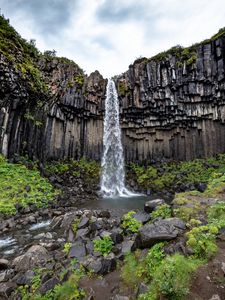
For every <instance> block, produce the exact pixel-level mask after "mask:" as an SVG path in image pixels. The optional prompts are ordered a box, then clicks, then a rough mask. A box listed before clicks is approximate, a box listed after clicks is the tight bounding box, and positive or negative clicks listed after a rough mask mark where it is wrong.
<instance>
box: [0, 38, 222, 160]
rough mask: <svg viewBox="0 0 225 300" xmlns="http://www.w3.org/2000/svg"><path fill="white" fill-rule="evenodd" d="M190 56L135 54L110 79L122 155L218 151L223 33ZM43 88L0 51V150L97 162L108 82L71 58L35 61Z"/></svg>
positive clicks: (185, 156) (181, 155)
mask: <svg viewBox="0 0 225 300" xmlns="http://www.w3.org/2000/svg"><path fill="white" fill-rule="evenodd" d="M194 51H195V54H194V56H193V57H192V58H189V59H186V60H184V61H179V58H178V57H177V56H176V54H174V53H172V54H168V55H167V56H166V57H162V58H155V59H150V60H147V59H139V60H137V61H136V62H134V64H133V65H131V66H130V67H129V70H128V71H127V72H125V73H123V75H120V76H118V77H117V78H116V85H117V88H118V93H119V99H120V104H121V127H122V135H123V136H122V138H123V145H124V153H125V157H126V160H127V161H134V162H146V161H150V160H151V161H154V160H160V159H162V158H166V159H175V160H189V159H193V158H196V157H206V156H211V155H214V154H217V153H222V152H224V151H225V130H224V129H225V125H224V120H225V117H224V116H225V54H224V53H225V37H224V36H221V37H220V38H218V39H216V40H213V41H209V42H208V43H204V44H200V45H198V46H197V47H196V49H195V50H194ZM36 64H37V67H38V69H39V70H40V72H41V74H42V77H43V80H44V82H45V84H46V86H47V88H48V92H47V91H45V90H41V91H38V90H37V89H36V90H34V89H32V86H30V85H29V84H27V81H26V80H22V79H23V76H22V75H23V74H21V72H19V71H18V70H17V69H16V68H15V66H13V64H11V63H10V62H9V61H8V60H7V58H6V57H5V56H4V55H3V54H0V91H1V92H0V152H1V153H3V154H4V155H7V156H9V157H12V156H13V155H15V154H20V155H25V154H28V155H29V156H30V157H31V158H39V159H41V160H45V159H62V158H75V159H77V158H80V157H81V156H83V155H85V156H86V157H89V158H91V159H96V160H99V159H100V157H101V153H102V136H103V115H104V101H105V89H106V83H107V80H106V79H104V78H103V77H102V76H101V74H100V73H99V72H98V71H95V72H93V73H92V74H91V75H89V76H86V75H85V74H84V73H83V71H82V70H81V69H80V68H79V67H78V66H77V65H76V64H75V63H72V62H68V61H66V62H65V61H62V60H60V59H59V58H53V59H47V58H40V59H39V61H37V62H36Z"/></svg>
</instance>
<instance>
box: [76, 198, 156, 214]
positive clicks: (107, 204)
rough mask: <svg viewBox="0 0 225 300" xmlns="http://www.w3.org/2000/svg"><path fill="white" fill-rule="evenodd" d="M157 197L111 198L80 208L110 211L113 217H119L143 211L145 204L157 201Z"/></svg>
mask: <svg viewBox="0 0 225 300" xmlns="http://www.w3.org/2000/svg"><path fill="white" fill-rule="evenodd" d="M157 198H159V196H157V195H152V196H146V195H136V196H131V197H119V196H118V197H113V198H102V197H99V198H98V199H95V200H90V201H88V200H87V201H86V202H85V204H82V205H81V206H80V208H86V209H93V210H95V209H101V210H107V209H108V210H110V211H111V212H112V214H113V215H116V216H121V215H123V214H124V213H126V212H128V211H129V210H143V209H144V204H145V202H147V201H149V200H153V199H157Z"/></svg>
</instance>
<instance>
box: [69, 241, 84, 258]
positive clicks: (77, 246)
mask: <svg viewBox="0 0 225 300" xmlns="http://www.w3.org/2000/svg"><path fill="white" fill-rule="evenodd" d="M86 255H87V250H86V247H85V244H84V243H83V242H82V241H77V242H75V243H74V244H73V245H72V246H71V248H70V252H69V257H70V258H76V259H77V260H79V261H82V260H84V258H85V256H86Z"/></svg>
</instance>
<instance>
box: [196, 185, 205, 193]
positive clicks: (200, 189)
mask: <svg viewBox="0 0 225 300" xmlns="http://www.w3.org/2000/svg"><path fill="white" fill-rule="evenodd" d="M206 189H207V184H206V183H199V184H198V185H197V190H198V191H199V192H201V193H203V192H204V191H205V190H206Z"/></svg>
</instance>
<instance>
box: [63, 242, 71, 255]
mask: <svg viewBox="0 0 225 300" xmlns="http://www.w3.org/2000/svg"><path fill="white" fill-rule="evenodd" d="M71 245H72V244H71V243H65V244H64V247H63V252H64V253H65V254H69V252H70V249H71Z"/></svg>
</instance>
